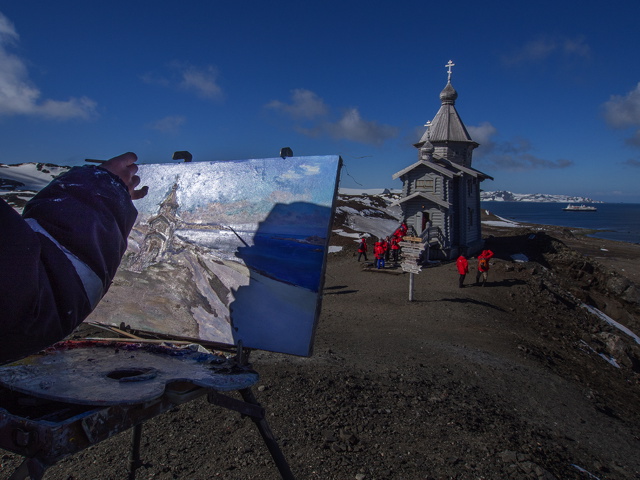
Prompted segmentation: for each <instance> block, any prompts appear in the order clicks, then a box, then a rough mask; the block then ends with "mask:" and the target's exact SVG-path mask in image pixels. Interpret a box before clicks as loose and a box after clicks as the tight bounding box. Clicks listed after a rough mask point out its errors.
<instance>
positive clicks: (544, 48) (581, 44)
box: [502, 35, 591, 65]
mask: <svg viewBox="0 0 640 480" xmlns="http://www.w3.org/2000/svg"><path fill="white" fill-rule="evenodd" d="M554 55H562V56H563V57H564V58H582V59H588V58H589V57H590V56H591V47H589V45H588V44H587V43H586V40H585V38H584V37H582V36H577V37H573V38H568V37H559V36H550V35H540V36H539V37H537V38H536V39H534V40H531V41H529V42H527V43H525V44H524V45H522V46H521V47H519V48H517V49H516V50H515V51H513V52H511V53H509V54H505V55H503V57H502V61H503V62H504V63H505V64H507V65H515V64H523V63H531V62H541V61H544V60H547V59H548V58H550V57H552V56H554Z"/></svg>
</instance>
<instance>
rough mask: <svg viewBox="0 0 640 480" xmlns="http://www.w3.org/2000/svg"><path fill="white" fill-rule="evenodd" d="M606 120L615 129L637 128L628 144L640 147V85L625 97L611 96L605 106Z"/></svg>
mask: <svg viewBox="0 0 640 480" xmlns="http://www.w3.org/2000/svg"><path fill="white" fill-rule="evenodd" d="M603 111H604V118H605V121H606V122H607V124H608V125H610V126H611V127H613V128H618V129H627V128H631V127H633V128H635V129H636V130H635V132H634V133H633V135H632V136H631V137H629V138H628V139H627V140H626V142H627V144H629V145H632V146H635V147H640V128H639V127H640V83H638V84H637V85H636V88H635V89H633V90H631V91H630V92H629V93H627V94H626V95H624V96H621V95H611V97H610V98H609V100H607V101H606V102H605V103H604V104H603Z"/></svg>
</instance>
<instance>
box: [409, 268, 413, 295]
mask: <svg viewBox="0 0 640 480" xmlns="http://www.w3.org/2000/svg"><path fill="white" fill-rule="evenodd" d="M409 301H410V302H413V273H409Z"/></svg>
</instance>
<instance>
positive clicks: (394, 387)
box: [0, 226, 640, 480]
mask: <svg viewBox="0 0 640 480" xmlns="http://www.w3.org/2000/svg"><path fill="white" fill-rule="evenodd" d="M483 233H484V236H485V237H486V239H487V246H488V247H490V248H491V249H492V250H494V251H495V252H496V257H494V260H493V261H492V265H491V271H490V273H489V280H488V283H487V285H486V286H484V287H482V286H476V285H473V281H474V280H475V278H473V277H474V275H473V274H472V275H468V276H467V278H466V282H465V283H466V286H465V287H464V288H462V289H460V288H458V285H457V282H458V274H457V272H456V270H455V266H454V264H453V263H441V264H435V265H433V266H429V267H428V268H424V269H423V270H422V272H421V273H420V274H418V275H416V276H415V290H414V301H413V302H409V300H408V293H409V275H408V274H402V273H400V271H399V269H394V268H388V269H385V270H384V271H376V270H374V269H370V268H366V267H365V265H364V264H363V263H358V262H357V261H356V257H355V250H356V244H355V243H354V242H353V240H352V239H348V238H344V237H340V238H338V237H336V238H335V239H333V240H332V242H331V243H332V244H334V245H335V244H340V243H341V244H342V245H344V246H345V248H344V249H343V250H342V251H341V252H339V253H335V254H331V255H330V260H329V263H328V267H327V274H326V283H325V290H324V300H323V308H322V313H321V317H320V321H319V325H318V330H317V335H316V342H315V352H314V355H313V356H312V357H310V358H298V357H292V356H286V355H280V354H273V353H268V352H253V353H252V356H251V359H252V363H253V366H254V368H255V369H256V370H257V371H258V372H259V373H260V375H261V379H260V381H259V383H258V384H257V385H256V387H254V391H255V393H256V396H257V398H258V400H259V401H260V402H261V403H262V404H263V406H264V407H265V408H266V409H267V419H268V421H269V423H270V425H271V428H272V430H273V431H274V433H275V435H276V436H277V438H278V441H279V443H280V445H281V447H282V450H283V452H284V454H285V456H286V458H287V459H288V461H289V464H290V466H291V469H292V471H293V473H294V474H295V476H296V478H298V479H356V480H373V479H378V480H386V479H398V480H399V479H406V480H410V479H506V478H512V479H558V480H559V479H596V478H598V479H619V480H622V479H638V478H640V455H639V454H638V452H640V345H639V344H638V343H637V342H636V341H635V340H634V339H633V338H632V337H630V336H629V335H626V334H625V333H622V332H621V331H620V330H619V329H617V328H615V327H613V326H610V325H609V324H608V323H607V322H605V321H604V320H602V319H601V318H599V317H598V316H596V315H594V314H592V313H590V312H589V311H587V310H586V309H585V308H583V307H582V306H581V305H582V304H583V303H586V304H589V305H592V306H595V307H597V308H598V309H599V310H600V311H602V312H604V313H606V314H607V315H609V316H610V317H611V318H613V319H614V320H617V321H618V322H620V323H622V324H623V325H625V326H626V327H628V328H629V329H630V330H631V331H633V332H634V333H635V334H636V335H637V334H640V314H639V312H640V310H639V302H640V292H639V290H638V288H637V287H636V286H635V284H639V285H640V282H638V277H637V275H638V272H640V246H638V245H632V244H622V243H618V242H609V241H601V240H595V239H589V238H587V237H584V236H582V235H581V234H580V233H579V232H570V231H568V230H564V229H559V228H555V229H554V228H551V227H547V228H544V227H536V226H532V227H522V228H518V229H513V228H511V229H499V228H484V230H483ZM514 253H524V254H525V255H527V258H528V259H529V261H528V262H524V263H517V262H514V261H513V260H512V258H511V255H512V254H514ZM585 254H586V255H585ZM473 263H474V262H473V261H470V264H473ZM84 333H86V332H80V333H79V335H82V334H84ZM614 363H615V365H614ZM130 445H131V438H130V435H129V434H128V432H126V433H124V434H121V435H118V436H116V437H114V438H112V439H110V440H108V441H105V442H103V443H101V444H99V445H97V446H95V447H92V448H90V449H88V450H86V451H84V452H82V453H81V454H78V455H76V456H73V457H70V458H67V459H65V460H63V461H62V462H60V463H59V464H58V465H56V466H54V467H52V468H51V469H50V470H49V471H48V473H47V476H46V478H47V479H50V480H72V479H77V480H80V479H95V480H107V479H110V480H115V479H122V478H126V476H127V467H128V463H127V456H128V453H129V449H130ZM142 456H143V459H144V461H145V466H144V467H142V468H141V469H140V470H139V471H138V475H137V478H138V479H189V480H196V479H209V478H222V479H275V478H279V475H278V472H277V470H276V468H275V466H274V464H273V462H272V460H271V457H270V455H269V453H268V451H267V450H266V448H265V446H264V444H263V442H262V440H261V438H260V436H259V434H258V431H257V429H256V428H255V426H254V425H253V423H252V422H251V420H250V419H249V418H242V417H240V416H239V415H238V414H236V413H233V412H231V411H228V410H224V409H221V408H219V407H215V406H212V405H209V404H207V402H206V400H205V399H201V400H197V401H193V402H191V403H187V404H184V405H182V406H180V407H177V408H175V409H174V410H172V411H170V412H169V413H166V414H164V415H162V416H160V417H156V418H155V419H153V420H151V421H149V422H147V423H146V424H145V426H144V428H143V438H142ZM0 459H1V460H0V461H1V463H2V470H1V471H0V472H1V475H0V476H2V478H5V477H7V476H8V474H9V472H10V471H11V469H12V468H13V467H15V466H16V465H17V464H18V463H19V461H20V458H19V457H17V456H15V455H13V454H10V453H8V452H5V451H0Z"/></svg>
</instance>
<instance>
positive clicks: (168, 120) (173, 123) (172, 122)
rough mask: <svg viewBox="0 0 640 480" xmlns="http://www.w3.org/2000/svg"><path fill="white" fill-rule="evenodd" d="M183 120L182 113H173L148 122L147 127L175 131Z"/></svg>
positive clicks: (161, 130) (168, 131)
mask: <svg viewBox="0 0 640 480" xmlns="http://www.w3.org/2000/svg"><path fill="white" fill-rule="evenodd" d="M185 122H186V118H185V117H183V116H182V115H173V116H168V117H164V118H161V119H160V120H158V121H156V122H153V123H151V124H149V128H151V129H153V130H158V131H160V132H163V133H177V132H178V131H179V130H180V126H182V125H183V124H184V123H185Z"/></svg>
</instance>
